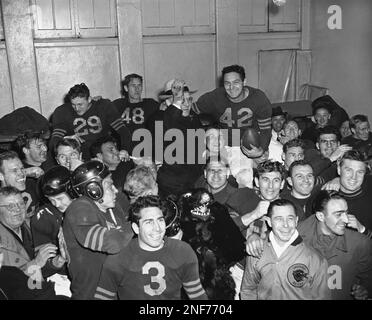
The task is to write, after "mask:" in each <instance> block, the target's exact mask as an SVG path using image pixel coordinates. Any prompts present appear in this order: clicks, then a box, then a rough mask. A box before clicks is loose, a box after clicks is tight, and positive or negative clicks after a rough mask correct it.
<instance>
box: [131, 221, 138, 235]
mask: <svg viewBox="0 0 372 320" xmlns="http://www.w3.org/2000/svg"><path fill="white" fill-rule="evenodd" d="M132 229H133V232H134V233H135V234H139V227H138V224H137V223H134V222H132Z"/></svg>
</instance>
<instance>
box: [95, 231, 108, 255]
mask: <svg viewBox="0 0 372 320" xmlns="http://www.w3.org/2000/svg"><path fill="white" fill-rule="evenodd" d="M106 231H107V229H106V228H104V229H103V231H102V232H101V234H100V235H99V238H98V246H97V250H98V251H102V246H103V236H104V235H105V232H106Z"/></svg>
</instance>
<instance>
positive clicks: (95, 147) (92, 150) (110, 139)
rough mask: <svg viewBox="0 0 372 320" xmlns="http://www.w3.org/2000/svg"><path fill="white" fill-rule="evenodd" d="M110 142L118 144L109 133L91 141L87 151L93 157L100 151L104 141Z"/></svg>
mask: <svg viewBox="0 0 372 320" xmlns="http://www.w3.org/2000/svg"><path fill="white" fill-rule="evenodd" d="M108 142H112V143H113V144H114V145H115V146H117V145H118V143H117V141H116V139H115V138H114V137H112V136H110V135H106V136H103V137H101V138H98V139H97V140H96V141H94V142H93V143H92V145H91V146H90V147H89V153H90V156H91V157H92V158H95V157H96V156H97V154H98V153H102V145H104V144H105V143H108Z"/></svg>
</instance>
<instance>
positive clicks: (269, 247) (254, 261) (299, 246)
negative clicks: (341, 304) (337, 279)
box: [241, 199, 329, 300]
mask: <svg viewBox="0 0 372 320" xmlns="http://www.w3.org/2000/svg"><path fill="white" fill-rule="evenodd" d="M267 222H268V224H269V226H270V227H271V232H270V233H269V237H268V240H267V241H266V242H265V244H264V247H263V252H262V255H261V257H260V258H254V257H252V256H249V257H247V263H246V266H245V271H244V277H243V282H242V287H241V298H242V300H323V299H328V298H329V290H328V287H327V268H328V264H327V261H326V260H325V259H324V258H323V257H321V256H320V255H319V254H318V253H317V252H316V251H315V250H314V249H312V248H310V247H308V246H307V245H306V244H305V243H304V242H303V240H302V238H301V236H300V235H299V234H298V231H297V229H296V228H297V223H298V217H297V213H296V209H295V206H294V205H293V204H292V202H290V201H288V200H284V199H279V200H275V201H273V202H271V204H270V206H269V208H268V212H267Z"/></svg>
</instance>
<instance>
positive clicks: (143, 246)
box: [94, 195, 207, 300]
mask: <svg viewBox="0 0 372 320" xmlns="http://www.w3.org/2000/svg"><path fill="white" fill-rule="evenodd" d="M165 210H166V209H165V204H164V202H162V201H161V200H160V198H159V197H157V196H153V195H150V196H146V197H140V198H138V199H137V200H136V202H134V204H132V206H131V208H130V213H129V220H130V221H131V223H132V228H133V231H134V232H135V233H136V234H137V236H138V237H137V238H134V239H132V240H131V242H130V243H129V245H128V246H127V247H126V248H124V249H123V250H122V251H121V252H120V253H119V254H117V255H113V256H110V257H108V258H107V260H106V261H105V264H104V266H103V270H102V272H101V277H100V281H99V284H98V287H97V290H96V293H95V295H94V297H95V298H96V299H102V300H115V299H119V300H175V299H176V300H180V299H181V288H182V287H183V288H184V289H185V291H186V294H187V295H188V297H189V298H190V299H192V300H194V299H195V300H201V299H206V298H207V296H206V293H205V291H204V289H203V287H202V286H201V283H200V279H199V270H198V260H197V257H196V255H195V253H194V251H193V250H192V248H191V247H190V246H189V245H188V244H187V243H185V242H183V241H180V240H176V239H171V238H164V235H165V229H166V226H165V219H164V214H163V212H165Z"/></svg>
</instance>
